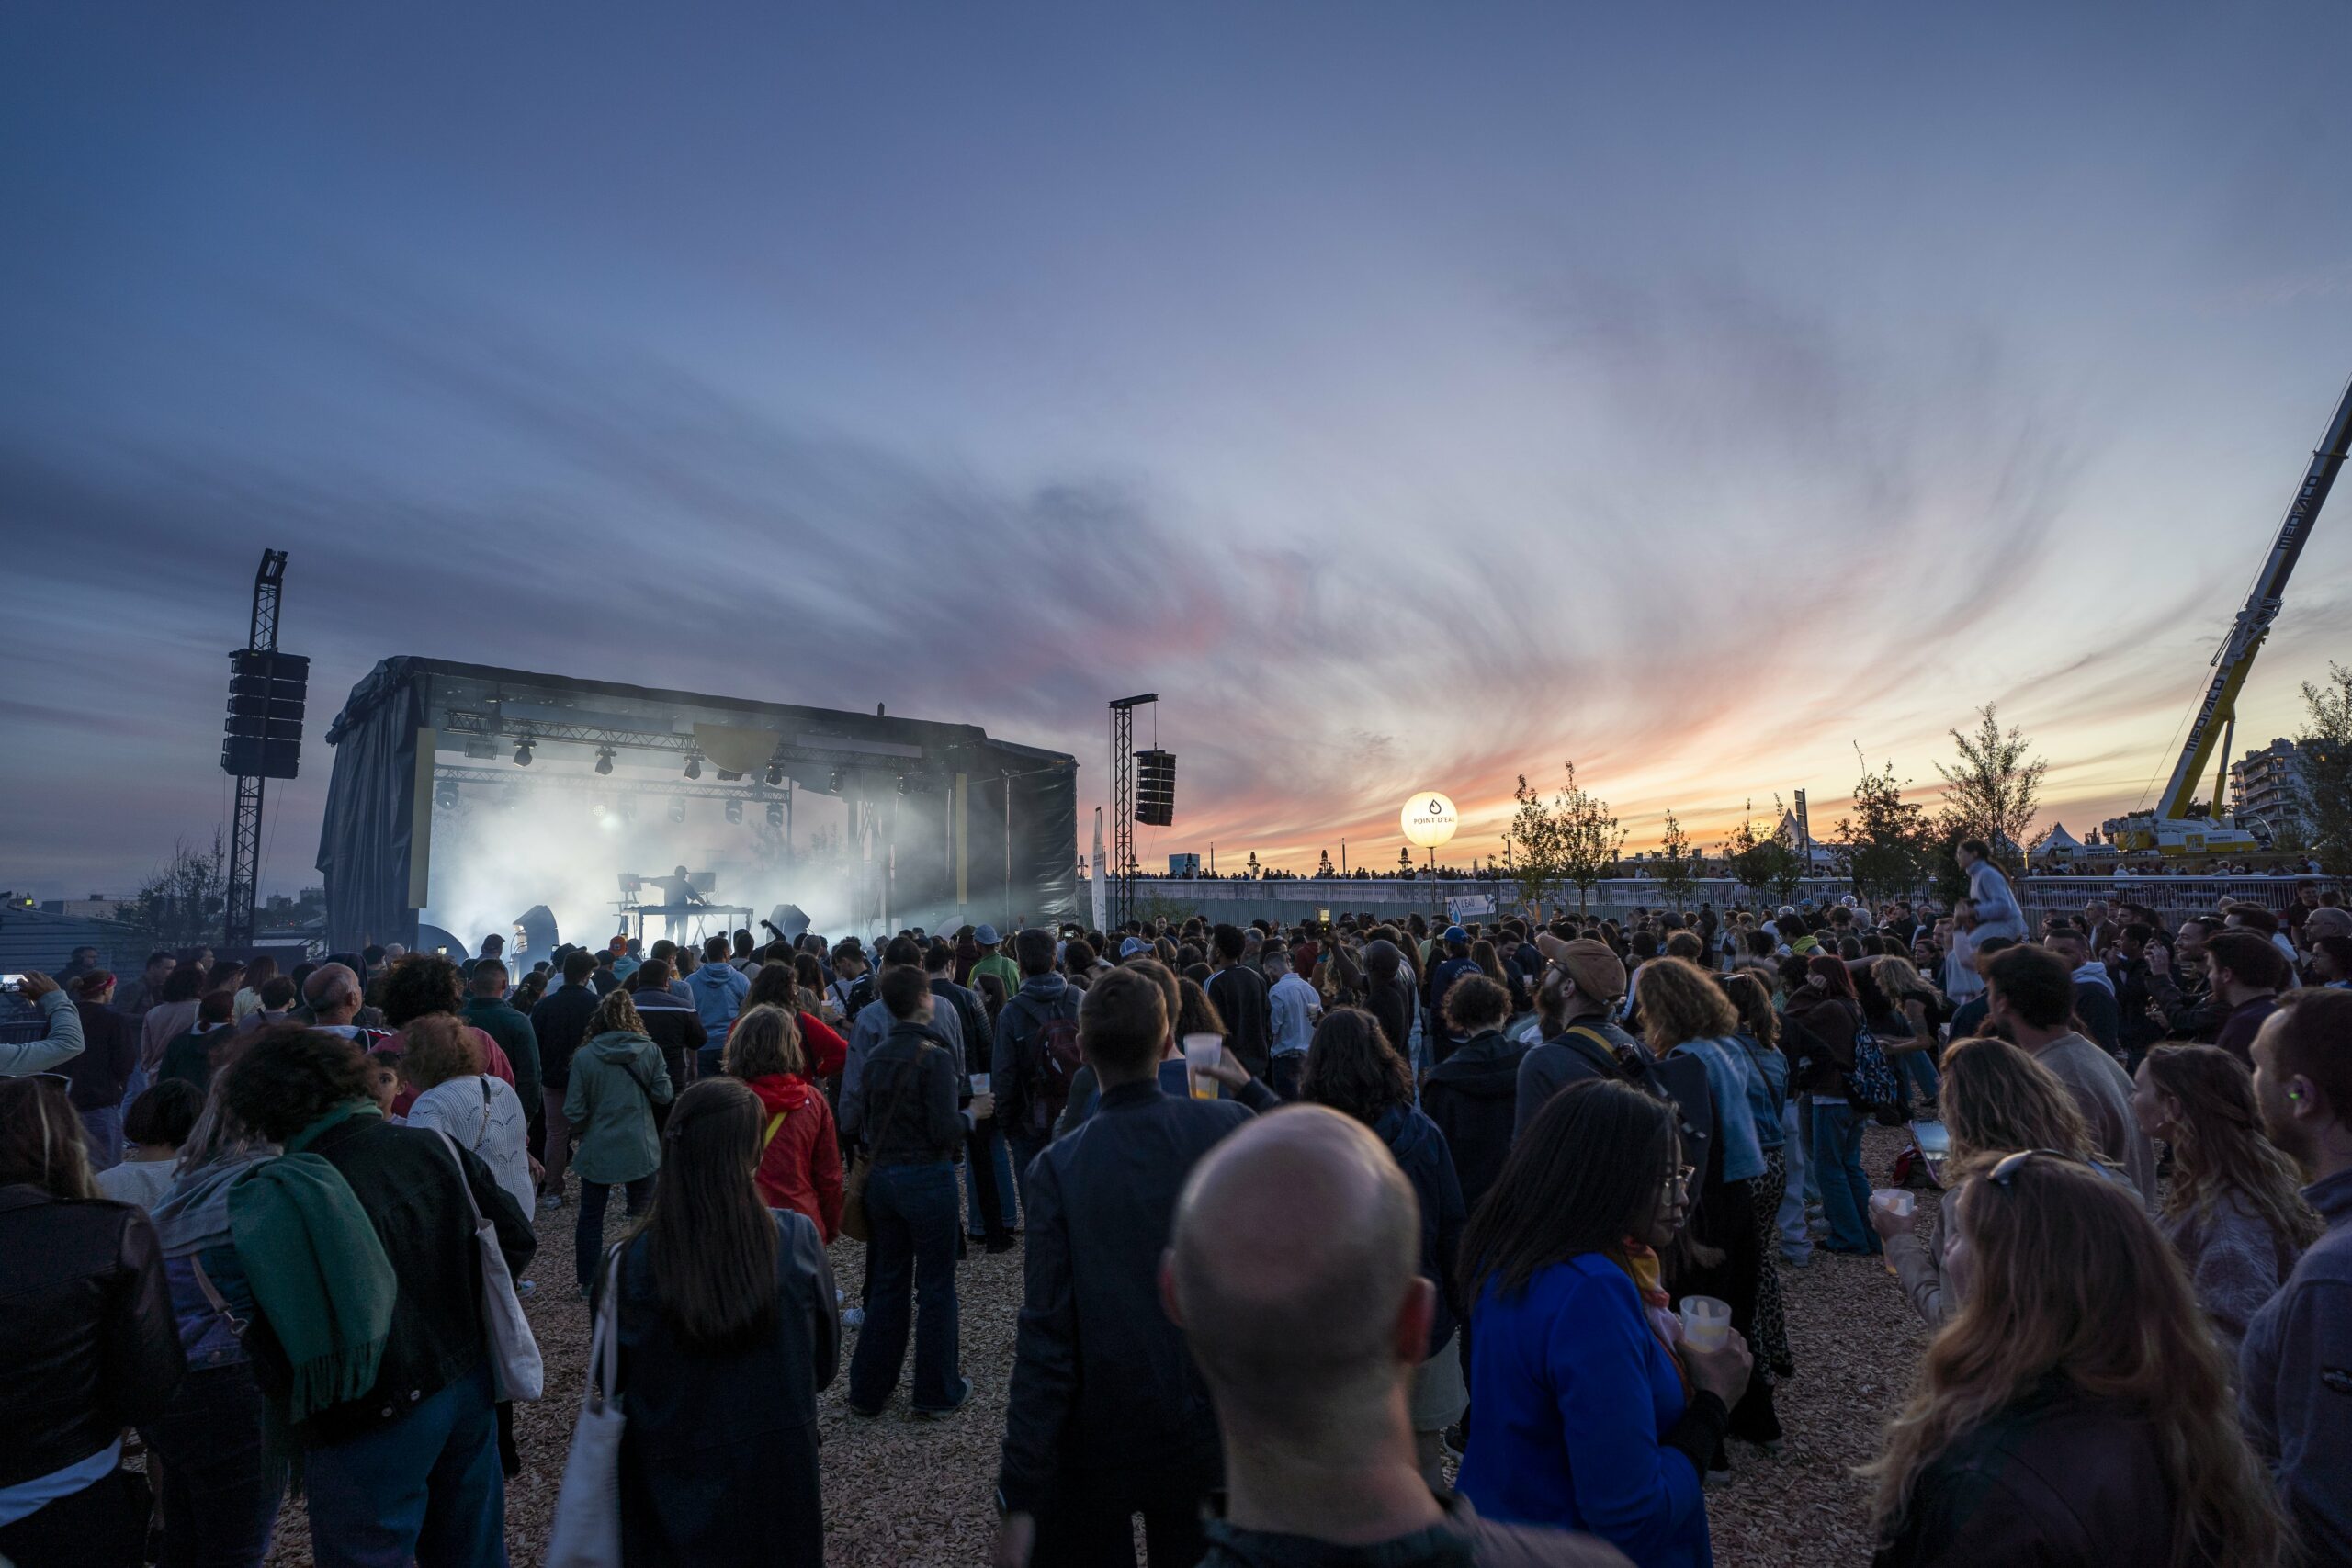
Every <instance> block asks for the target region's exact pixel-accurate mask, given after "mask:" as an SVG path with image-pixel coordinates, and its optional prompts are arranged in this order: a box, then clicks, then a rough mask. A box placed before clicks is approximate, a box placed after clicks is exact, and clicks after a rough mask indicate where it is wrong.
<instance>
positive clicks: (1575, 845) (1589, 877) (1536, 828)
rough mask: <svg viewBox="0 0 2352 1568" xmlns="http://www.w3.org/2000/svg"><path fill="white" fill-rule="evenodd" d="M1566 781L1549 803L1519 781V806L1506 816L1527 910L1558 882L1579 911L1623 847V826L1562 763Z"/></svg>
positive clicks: (1568, 764)
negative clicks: (1571, 890)
mask: <svg viewBox="0 0 2352 1568" xmlns="http://www.w3.org/2000/svg"><path fill="white" fill-rule="evenodd" d="M1561 766H1562V767H1564V768H1566V770H1567V775H1568V777H1567V782H1566V784H1562V785H1561V786H1560V788H1559V790H1558V791H1557V792H1556V793H1555V794H1554V795H1553V796H1552V798H1551V799H1550V800H1549V801H1546V800H1544V798H1543V797H1542V796H1541V795H1539V794H1538V793H1537V792H1536V790H1535V788H1534V786H1533V785H1532V784H1529V783H1528V782H1527V777H1526V775H1525V774H1521V776H1520V780H1519V789H1518V791H1517V792H1516V793H1517V796H1518V799H1519V810H1518V812H1517V813H1516V814H1515V815H1514V816H1513V818H1512V819H1511V836H1512V838H1513V839H1514V840H1517V842H1518V845H1519V868H1518V871H1519V874H1518V878H1517V880H1518V882H1519V888H1520V895H1521V897H1523V898H1524V899H1525V900H1526V902H1527V905H1528V907H1529V908H1531V909H1536V910H1538V912H1540V911H1541V907H1542V904H1543V897H1544V894H1545V893H1546V892H1548V891H1549V890H1550V889H1552V888H1554V887H1557V886H1561V885H1562V884H1567V885H1570V886H1574V887H1575V888H1576V890H1577V911H1578V912H1579V913H1582V912H1583V910H1584V909H1585V908H1586V906H1587V904H1588V903H1589V899H1590V896H1591V893H1592V887H1593V885H1594V884H1595V883H1597V882H1599V881H1600V879H1601V878H1602V877H1603V876H1606V875H1607V874H1609V868H1610V867H1611V865H1613V864H1614V863H1616V860H1617V852H1618V851H1620V850H1622V849H1623V848H1624V847H1625V829H1623V828H1621V827H1619V826H1618V825H1617V818H1615V817H1613V816H1611V815H1610V811H1609V803H1608V802H1607V801H1605V800H1603V799H1601V798H1600V796H1598V795H1592V794H1590V793H1589V792H1588V791H1586V790H1585V789H1584V788H1583V787H1582V786H1581V785H1579V784H1577V765H1576V763H1574V762H1572V761H1571V762H1564V763H1562V764H1561Z"/></svg>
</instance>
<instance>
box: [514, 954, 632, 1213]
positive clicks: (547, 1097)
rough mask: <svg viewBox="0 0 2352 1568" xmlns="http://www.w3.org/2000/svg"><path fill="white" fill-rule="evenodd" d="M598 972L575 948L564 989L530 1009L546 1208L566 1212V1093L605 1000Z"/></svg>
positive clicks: (567, 959)
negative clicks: (597, 985)
mask: <svg viewBox="0 0 2352 1568" xmlns="http://www.w3.org/2000/svg"><path fill="white" fill-rule="evenodd" d="M598 973H600V971H599V970H598V969H597V967H596V954H594V953H589V952H586V951H584V950H582V949H580V948H574V949H573V950H572V951H571V952H570V953H565V954H564V955H563V984H562V985H560V986H558V987H556V988H555V989H554V990H552V991H549V992H548V994H547V995H546V996H544V997H542V998H539V1005H538V1006H537V1007H535V1008H533V1009H532V1010H531V1035H532V1038H533V1039H535V1040H536V1041H537V1042H538V1047H539V1116H540V1122H541V1125H542V1126H543V1127H544V1128H545V1129H546V1136H545V1139H544V1141H543V1142H542V1144H541V1145H540V1147H541V1152H540V1155H539V1163H540V1164H541V1165H542V1166H544V1167H546V1168H547V1174H546V1175H545V1176H543V1177H541V1178H540V1179H539V1207H540V1208H542V1209H560V1208H562V1207H563V1173H564V1170H565V1168H567V1167H569V1166H570V1164H571V1121H570V1119H569V1118H567V1117H566V1116H565V1115H564V1113H563V1091H564V1090H565V1089H569V1088H571V1054H572V1053H573V1052H574V1051H577V1050H579V1049H580V1043H581V1042H582V1040H585V1039H586V1038H587V1037H588V1021H589V1020H590V1019H593V1018H594V1017H595V1016H596V1004H597V1003H598V1002H599V1001H601V1000H602V999H603V998H600V997H599V996H598V995H597V993H596V988H595V987H594V985H592V984H591V983H590V982H591V981H592V980H593V979H594V976H596V975H597V974H598ZM601 973H604V974H607V975H609V974H610V973H612V971H611V970H609V969H605V970H603V971H601Z"/></svg>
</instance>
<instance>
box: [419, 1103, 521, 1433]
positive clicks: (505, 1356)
mask: <svg viewBox="0 0 2352 1568" xmlns="http://www.w3.org/2000/svg"><path fill="white" fill-rule="evenodd" d="M435 1131H438V1129H437V1128H436V1129H435ZM441 1141H442V1142H443V1143H445V1144H447V1145H449V1157H450V1158H451V1159H453V1160H457V1161H458V1187H459V1188H460V1189H461V1190H463V1191H464V1192H465V1195H466V1209H467V1211H468V1212H469V1213H471V1214H472V1215H473V1217H474V1247H475V1249H476V1250H477V1251H479V1252H480V1253H481V1317H482V1325H483V1326H484V1327H485V1328H486V1329H487V1330H488V1331H489V1334H490V1381H491V1386H492V1388H493V1389H494V1390H495V1391H496V1393H497V1395H498V1397H499V1398H500V1399H503V1400H515V1401H520V1402H522V1403H524V1404H528V1403H530V1402H531V1401H532V1400H535V1399H537V1398H538V1397H539V1395H540V1393H542V1392H543V1391H544V1389H545V1387H546V1382H547V1369H546V1367H545V1366H544V1364H543V1363H542V1362H541V1361H540V1359H539V1342H538V1340H537V1339H536V1338H535V1337H532V1334H531V1321H530V1319H528V1318H526V1317H525V1316H524V1315H523V1298H522V1297H520V1296H518V1295H516V1294H515V1276H514V1275H513V1274H511V1273H509V1272H507V1269H506V1254H504V1253H503V1252H501V1251H500V1250H499V1249H498V1227H497V1226H495V1225H493V1224H491V1223H490V1222H489V1221H488V1220H486V1219H484V1218H482V1213H481V1204H480V1203H478V1202H476V1201H474V1188H473V1183H472V1182H470V1181H468V1180H467V1179H466V1162H465V1161H464V1160H462V1159H458V1145H457V1142H456V1140H455V1139H453V1138H451V1137H450V1136H449V1134H447V1133H443V1134H441Z"/></svg>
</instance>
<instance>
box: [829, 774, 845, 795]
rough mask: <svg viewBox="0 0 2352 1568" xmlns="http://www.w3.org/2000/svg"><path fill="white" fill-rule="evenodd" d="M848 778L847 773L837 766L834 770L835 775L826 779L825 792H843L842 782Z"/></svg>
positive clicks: (832, 793)
mask: <svg viewBox="0 0 2352 1568" xmlns="http://www.w3.org/2000/svg"><path fill="white" fill-rule="evenodd" d="M846 778H847V775H846V774H844V773H842V771H841V770H840V769H839V768H835V769H834V770H833V776H832V777H831V778H830V779H828V780H826V781H825V793H826V794H827V795H839V794H841V792H842V783H843V782H844V781H845V779H846Z"/></svg>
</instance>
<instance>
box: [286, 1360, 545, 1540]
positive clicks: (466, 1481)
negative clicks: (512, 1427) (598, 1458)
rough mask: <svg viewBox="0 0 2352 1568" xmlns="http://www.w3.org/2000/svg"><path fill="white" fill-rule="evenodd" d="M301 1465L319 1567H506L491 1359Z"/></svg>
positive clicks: (307, 1457)
mask: <svg viewBox="0 0 2352 1568" xmlns="http://www.w3.org/2000/svg"><path fill="white" fill-rule="evenodd" d="M303 1464H304V1467H305V1481H304V1483H305V1485H306V1487H307V1488H308V1490H309V1492H310V1496H311V1552H312V1555H313V1557H314V1558H315V1560H316V1561H317V1562H318V1563H319V1565H320V1568H401V1565H403V1564H405V1563H408V1562H411V1561H413V1562H415V1563H416V1565H417V1568H441V1565H442V1564H444V1563H447V1564H449V1565H450V1568H460V1565H466V1564H480V1565H482V1568H504V1565H505V1562H506V1478H505V1477H504V1476H503V1475H501V1474H500V1473H499V1472H498V1421H497V1418H496V1416H493V1415H492V1406H491V1391H490V1363H489V1362H488V1361H484V1362H482V1363H481V1365H480V1366H478V1367H476V1368H475V1369H474V1370H473V1371H470V1372H468V1373H467V1374H466V1375H465V1376H464V1377H461V1378H459V1379H458V1381H457V1382H453V1383H451V1384H450V1385H449V1386H448V1387H447V1388H445V1389H443V1390H441V1392H440V1393H435V1395H433V1396H432V1397H431V1398H430V1399H426V1400H424V1401H423V1402H421V1403H420V1404H417V1406H416V1407H415V1409H414V1410H413V1411H412V1412H411V1413H410V1414H408V1415H407V1416H402V1417H401V1419H399V1420H397V1421H395V1422H393V1423H392V1424H391V1425H390V1426H389V1427H381V1428H379V1429H378V1430H376V1431H373V1432H368V1433H367V1434H365V1435H363V1436H360V1437H356V1438H345V1439H344V1440H343V1441H342V1442H339V1443H322V1444H320V1445H319V1446H318V1447H316V1448H313V1449H311V1450H309V1451H308V1452H307V1453H306V1454H305V1455H304V1456H303Z"/></svg>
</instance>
